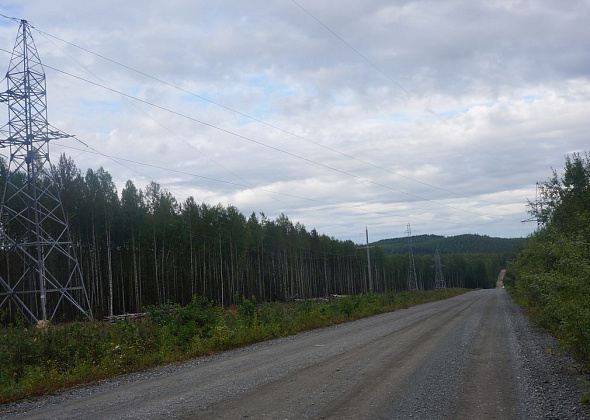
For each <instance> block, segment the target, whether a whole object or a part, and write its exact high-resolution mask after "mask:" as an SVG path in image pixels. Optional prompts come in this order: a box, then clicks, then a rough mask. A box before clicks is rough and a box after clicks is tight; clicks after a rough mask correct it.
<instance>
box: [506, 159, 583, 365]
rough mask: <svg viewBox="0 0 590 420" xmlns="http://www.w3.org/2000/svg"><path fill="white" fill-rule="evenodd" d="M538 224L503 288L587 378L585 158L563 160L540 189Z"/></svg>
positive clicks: (533, 205)
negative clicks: (556, 340) (560, 169)
mask: <svg viewBox="0 0 590 420" xmlns="http://www.w3.org/2000/svg"><path fill="white" fill-rule="evenodd" d="M529 212H530V214H531V215H532V216H533V218H535V219H536V220H537V221H538V223H539V228H538V229H537V231H536V232H535V233H534V234H533V235H532V236H531V237H529V238H528V239H527V241H526V243H525V244H524V246H523V248H522V250H521V251H520V252H519V253H518V254H517V255H516V256H515V257H514V258H512V259H511V260H510V262H509V265H508V274H507V278H506V281H505V284H506V285H507V286H509V288H508V289H509V291H510V292H511V293H512V294H513V296H514V297H515V299H516V300H517V301H519V302H521V303H522V304H523V305H524V306H525V307H526V308H527V309H528V311H529V313H530V314H532V315H533V317H534V319H535V320H536V321H537V322H538V323H539V324H540V325H541V326H542V327H544V328H547V329H549V330H550V331H551V332H553V333H554V334H555V335H556V336H557V337H558V338H559V339H560V341H561V343H562V346H563V347H564V348H565V349H566V350H568V351H570V352H572V353H573V354H574V355H575V356H577V358H578V360H579V361H580V362H581V368H582V370H583V371H585V372H586V373H588V372H590V157H589V156H588V154H587V153H585V154H584V155H580V154H577V153H576V154H573V155H571V156H567V157H566V161H565V167H564V170H563V173H562V174H558V172H557V171H555V170H554V171H553V174H552V176H551V178H549V179H548V180H547V181H545V182H542V183H540V184H539V198H538V199H537V200H536V201H534V202H529Z"/></svg>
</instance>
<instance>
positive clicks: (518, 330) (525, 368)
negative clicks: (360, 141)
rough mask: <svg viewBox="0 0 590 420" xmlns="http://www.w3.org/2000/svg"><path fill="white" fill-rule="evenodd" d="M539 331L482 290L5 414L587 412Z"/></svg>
mask: <svg viewBox="0 0 590 420" xmlns="http://www.w3.org/2000/svg"><path fill="white" fill-rule="evenodd" d="M531 334H533V335H534V334H536V333H534V332H531V330H530V327H529V326H528V324H527V322H526V320H524V318H523V317H522V315H521V314H520V312H519V310H518V309H517V308H516V307H515V306H514V304H513V303H512V301H511V300H510V298H509V297H508V296H507V295H506V292H505V290H503V289H501V288H497V289H494V290H481V291H475V292H470V293H467V294H464V295H461V296H457V297H454V298H451V299H448V300H444V301H440V302H434V303H430V304H424V305H419V306H416V307H413V308H410V309H405V310H400V311H397V312H393V313H389V314H383V315H379V316H374V317H371V318H366V319H362V320H360V321H355V322H351V323H347V324H341V325H337V326H334V327H329V328H325V329H321V330H315V331H310V332H306V333H303V334H299V335H296V336H292V337H288V338H284V339H279V340H273V341H270V342H267V343H261V344H257V345H254V346H250V347H247V348H243V349H238V350H234V351H230V352H227V353H223V354H220V355H216V356H212V357H207V358H202V359H195V360H193V361H190V362H187V363H183V364H176V365H172V366H167V367H163V368H160V369H156V370H153V371H149V372H143V373H137V374H132V375H127V376H125V377H122V378H119V379H117V380H113V381H107V382H105V383H102V384H99V385H96V386H91V387H84V388H81V389H77V390H72V391H68V392H66V393H64V394H61V395H58V396H53V397H47V398H43V399H41V400H38V401H33V402H29V403H20V404H16V405H12V406H5V407H0V417H2V416H3V417H6V418H27V419H78V418H80V419H81V418H92V419H125V418H128V419H147V418H150V419H153V418H179V419H244V418H250V419H307V418H314V419H315V418H317V419H324V418H325V419H411V418H416V419H445V418H449V419H520V418H586V417H585V416H586V415H587V413H588V411H587V410H586V411H584V410H585V408H584V407H583V406H580V405H579V404H577V402H576V400H575V399H576V398H578V397H577V396H575V395H573V396H571V395H569V394H568V395H567V396H565V397H564V396H560V395H558V396H557V397H555V396H551V397H549V396H548V395H547V394H548V393H552V394H553V392H552V391H550V389H551V387H552V386H558V387H559V390H560V391H559V392H564V391H563V389H565V388H566V387H565V386H564V385H562V384H557V385H555V384H552V382H554V381H560V380H562V379H560V378H562V377H563V375H566V376H567V375H568V373H567V372H566V370H565V369H563V372H557V373H555V372H539V371H538V370H539V369H541V370H542V369H549V368H547V366H550V365H551V364H552V363H553V365H554V366H557V368H551V369H553V370H555V369H557V370H559V369H560V368H559V366H560V364H559V363H561V362H560V361H557V360H556V359H555V357H554V358H553V359H551V362H550V363H547V361H545V360H540V359H542V358H545V357H551V356H549V353H551V352H549V351H548V349H546V348H543V347H542V346H544V345H545V344H539V342H538V341H535V340H533V341H531V340H532V339H531V338H530V337H529V336H530V335H531ZM527 337H528V338H527ZM531 346H532V347H533V348H529V347H531ZM535 354H536V356H535ZM531 358H532V359H534V360H532V361H531V360H530V359H531ZM537 359H539V360H537ZM535 363H537V364H539V366H543V367H541V368H536V367H535V366H537V365H536V364H535ZM531 366H532V367H531ZM551 375H558V376H551ZM559 375H561V376H559ZM544 378H549V379H544ZM555 378H558V379H555ZM570 379H571V378H569V379H568V378H566V381H570V382H569V383H570V384H571V380H570ZM544 387H545V388H544ZM547 390H549V391H547ZM571 393H572V392H570V394H571ZM566 400H567V401H566ZM564 401H565V402H564ZM586 408H587V407H586ZM559 410H561V411H563V412H565V413H566V414H567V415H568V416H565V415H564V414H563V413H561V411H559Z"/></svg>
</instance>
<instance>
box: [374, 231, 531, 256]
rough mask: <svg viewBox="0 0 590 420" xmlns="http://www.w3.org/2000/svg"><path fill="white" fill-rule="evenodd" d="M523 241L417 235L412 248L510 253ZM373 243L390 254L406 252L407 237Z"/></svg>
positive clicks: (418, 250) (417, 250) (419, 252)
mask: <svg viewBox="0 0 590 420" xmlns="http://www.w3.org/2000/svg"><path fill="white" fill-rule="evenodd" d="M523 242H524V238H492V237H489V236H486V235H475V234H466V235H457V236H449V237H445V236H439V235H418V236H413V237H412V248H413V249H414V253H415V254H417V255H423V254H433V253H434V251H435V250H436V249H437V248H438V250H439V252H440V253H441V254H454V253H457V254H471V253H486V254H488V253H492V254H511V253H512V252H514V251H515V249H516V248H517V247H519V246H521V245H522V244H523ZM373 245H379V246H381V247H382V248H383V249H384V250H385V251H386V252H387V253H388V254H390V255H394V254H405V253H407V252H408V238H392V239H383V240H380V241H377V242H375V243H373Z"/></svg>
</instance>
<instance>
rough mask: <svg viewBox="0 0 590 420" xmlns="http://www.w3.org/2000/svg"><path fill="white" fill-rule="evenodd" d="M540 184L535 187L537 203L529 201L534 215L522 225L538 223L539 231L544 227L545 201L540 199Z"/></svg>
mask: <svg viewBox="0 0 590 420" xmlns="http://www.w3.org/2000/svg"><path fill="white" fill-rule="evenodd" d="M539 195H540V194H539V183H538V182H537V184H536V185H535V201H534V202H530V201H529V207H531V212H532V215H531V217H529V218H528V219H526V220H523V221H522V223H528V222H537V229H541V228H542V227H543V225H544V222H543V201H542V200H541V199H540V198H539Z"/></svg>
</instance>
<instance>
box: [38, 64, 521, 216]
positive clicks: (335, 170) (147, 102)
mask: <svg viewBox="0 0 590 420" xmlns="http://www.w3.org/2000/svg"><path fill="white" fill-rule="evenodd" d="M44 67H45V68H48V69H51V70H54V71H56V72H58V73H62V74H65V75H67V76H70V77H72V78H75V79H77V80H80V81H83V82H86V83H89V84H91V85H94V86H97V87H100V88H102V89H105V90H108V91H110V92H113V93H117V94H119V95H122V96H124V97H126V98H129V99H133V100H135V101H138V102H141V103H144V104H146V105H149V106H152V107H154V108H157V109H160V110H162V111H165V112H168V113H171V114H173V115H176V116H178V117H181V118H185V119H188V120H190V121H193V122H197V123H199V124H202V125H205V126H206V127H209V128H213V129H215V130H218V131H221V132H223V133H226V134H229V135H232V136H235V137H238V138H241V139H243V140H246V141H249V142H251V143H255V144H258V145H260V146H263V147H266V148H269V149H271V150H274V151H277V152H280V153H283V154H286V155H288V156H291V157H293V158H296V159H300V160H303V161H305V162H308V163H311V164H314V165H317V166H320V167H323V168H325V169H328V170H331V171H334V172H338V173H340V174H343V175H346V176H349V177H352V178H355V179H357V180H359V181H364V182H368V183H370V184H373V185H375V186H379V187H382V188H385V189H388V190H390V191H394V192H398V193H400V194H404V195H407V196H409V197H413V198H416V199H419V200H423V201H427V202H430V203H434V204H437V205H439V206H443V207H447V208H450V209H453V210H457V211H461V212H464V213H470V214H473V215H476V216H479V217H487V218H490V219H496V220H502V221H506V222H513V221H511V220H507V219H503V218H499V217H494V216H489V215H486V214H482V213H478V212H474V211H470V210H465V209H461V208H458V207H454V206H451V205H448V204H444V203H441V202H438V201H436V200H431V199H429V198H425V197H422V196H419V195H417V194H412V193H409V192H407V191H403V190H400V189H398V188H393V187H391V186H389V185H385V184H382V183H379V182H376V181H373V180H371V179H368V178H364V177H361V176H358V175H355V174H353V173H350V172H348V171H345V170H342V169H338V168H335V167H333V166H330V165H326V164H323V163H321V162H317V161H314V160H313V159H309V158H306V157H304V156H301V155H298V154H296V153H293V152H289V151H287V150H283V149H280V148H278V147H275V146H272V145H269V144H266V143H264V142H261V141H259V140H255V139H253V138H251V137H247V136H244V135H242V134H239V133H236V132H233V131H231V130H228V129H225V128H222V127H219V126H216V125H214V124H211V123H208V122H206V121H202V120H199V119H198V118H195V117H191V116H190V115H186V114H183V113H180V112H178V111H174V110H171V109H169V108H166V107H164V106H161V105H158V104H155V103H153V102H150V101H147V100H145V99H141V98H138V97H136V96H133V95H130V94H128V93H125V92H122V91H120V90H117V89H113V88H111V87H108V86H105V85H103V84H100V83H96V82H93V81H91V80H88V79H85V78H83V77H80V76H77V75H74V74H72V73H69V72H66V71H64V70H60V69H58V68H55V67H52V66H48V65H45V66H44Z"/></svg>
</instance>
